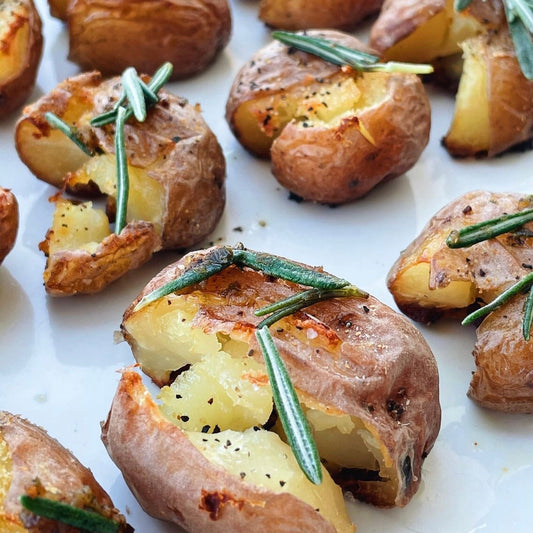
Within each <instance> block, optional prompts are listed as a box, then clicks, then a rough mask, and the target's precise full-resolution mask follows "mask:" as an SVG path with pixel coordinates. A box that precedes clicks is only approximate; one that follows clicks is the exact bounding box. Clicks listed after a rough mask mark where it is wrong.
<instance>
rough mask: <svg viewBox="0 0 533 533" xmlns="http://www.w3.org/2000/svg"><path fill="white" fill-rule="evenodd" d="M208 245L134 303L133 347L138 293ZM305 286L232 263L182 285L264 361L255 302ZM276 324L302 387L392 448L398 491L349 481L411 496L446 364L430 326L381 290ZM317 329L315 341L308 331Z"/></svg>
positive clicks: (433, 427) (199, 319)
mask: <svg viewBox="0 0 533 533" xmlns="http://www.w3.org/2000/svg"><path fill="white" fill-rule="evenodd" d="M203 253H204V252H196V253H192V254H188V255H187V256H185V258H182V259H181V260H180V261H178V262H177V263H174V264H173V265H170V266H168V267H167V268H166V269H164V270H163V271H162V272H161V273H160V274H158V275H157V276H156V277H155V278H154V279H153V280H152V281H151V282H150V283H149V284H148V285H147V286H146V287H145V289H144V290H143V291H142V293H141V294H140V295H139V297H138V298H137V299H136V300H135V301H134V302H133V303H132V304H131V306H130V307H129V308H128V309H127V310H126V312H125V314H124V319H123V323H122V329H123V332H124V336H125V338H126V340H127V341H128V342H129V343H130V345H131V346H132V349H133V352H134V354H135V352H136V343H135V339H134V338H132V337H131V335H129V334H128V319H129V318H130V317H131V316H132V315H133V313H134V306H135V305H136V303H137V302H138V301H139V298H141V297H142V296H143V295H145V294H148V293H149V292H151V291H152V290H154V289H155V288H157V287H160V286H162V285H164V284H165V283H167V282H168V281H170V280H171V279H174V278H176V276H177V275H178V274H179V273H180V272H182V270H183V267H184V266H185V265H187V264H189V263H190V262H191V261H196V260H198V259H199V258H201V257H202V254H203ZM301 289H302V287H301V286H298V285H295V284H292V283H289V282H284V281H280V280H279V279H278V280H272V278H270V277H268V276H265V275H263V274H261V273H258V272H255V271H251V270H248V269H244V270H241V269H239V268H236V267H230V268H227V269H225V270H223V271H222V272H221V273H219V274H217V275H215V276H213V277H211V278H209V279H208V280H206V281H205V282H202V283H200V284H198V285H195V286H192V287H190V288H188V289H185V290H184V291H183V294H184V298H194V299H195V301H196V299H197V300H198V303H199V305H200V309H199V312H198V313H197V315H196V316H195V318H194V324H195V327H196V326H197V327H199V328H202V329H204V331H209V332H220V333H223V334H227V335H236V336H237V337H238V338H239V339H240V340H243V341H245V342H247V343H248V344H249V346H250V348H251V350H253V357H255V358H256V359H257V360H258V361H262V358H261V352H260V349H259V346H258V344H257V341H256V338H255V335H254V330H255V326H256V325H257V324H258V322H259V321H260V320H261V319H260V318H259V317H257V316H255V314H254V311H255V310H256V309H257V308H259V307H263V306H264V305H267V304H269V303H271V302H274V301H278V300H281V299H283V298H286V297H288V296H290V295H292V294H294V293H295V292H299V291H300V290H301ZM137 312H142V309H141V310H140V311H137ZM300 332H302V333H300ZM271 333H272V335H273V337H274V339H275V341H276V345H277V347H278V350H279V351H280V354H281V356H282V357H283V359H284V362H285V364H286V366H287V369H288V371H289V373H290V375H291V379H292V381H293V383H294V386H295V387H296V388H297V389H298V390H299V391H302V393H304V394H306V395H309V396H310V397H312V398H314V399H316V400H317V401H318V402H321V403H322V404H324V405H327V406H331V407H332V408H333V409H335V410H340V411H342V412H343V413H347V414H350V415H353V416H355V417H358V418H360V419H362V420H363V421H364V422H365V424H368V425H369V426H371V427H373V428H375V434H376V435H377V438H378V439H379V441H380V443H381V446H382V449H383V450H386V451H384V452H383V453H384V454H385V455H387V456H389V457H390V461H391V463H390V464H391V465H393V466H392V469H393V470H394V476H395V477H396V479H394V480H391V486H392V488H391V489H390V492H389V493H386V491H385V490H382V487H381V486H380V483H379V482H371V481H370V482H368V481H364V480H357V482H356V483H355V484H354V486H350V489H349V490H352V491H353V492H354V494H356V495H357V497H358V498H361V499H364V500H367V501H370V502H372V503H374V504H377V505H383V506H391V505H399V506H403V505H405V504H406V503H407V502H408V501H409V500H410V498H411V497H412V495H413V494H414V493H415V492H416V490H417V488H418V485H419V483H420V478H421V466H422V463H423V458H424V457H425V456H426V454H427V453H428V452H429V450H430V449H431V447H432V446H433V442H434V440H435V438H436V436H437V433H438V430H439V427H440V406H439V400H438V373H437V367H436V364H435V361H434V358H433V355H432V353H431V351H430V349H429V347H428V346H427V344H426V342H425V340H424V339H423V337H422V335H421V334H420V333H419V332H418V330H417V329H416V328H414V327H413V326H412V325H411V323H410V322H409V321H407V320H406V319H405V318H404V317H402V315H400V314H399V313H396V312H395V311H393V310H392V309H390V308H389V307H387V306H385V305H384V304H382V303H381V302H379V301H378V300H376V299H375V298H373V297H369V298H368V299H356V298H340V299H334V300H328V301H325V302H321V303H319V304H316V305H313V306H311V307H308V308H306V309H305V312H299V313H296V314H294V315H291V316H290V317H287V318H286V319H284V321H283V327H279V328H272V330H271ZM306 333H307V334H308V335H307V337H306ZM315 334H316V335H315ZM312 337H315V338H316V341H309V340H306V339H308V338H312ZM250 353H251V352H250ZM144 370H145V371H149V369H144ZM159 384H161V383H159ZM393 405H397V406H398V409H394V408H392V407H391V406H393ZM402 468H403V472H402ZM351 481H353V480H351ZM391 493H392V494H391Z"/></svg>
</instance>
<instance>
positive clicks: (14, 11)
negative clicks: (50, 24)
mask: <svg viewBox="0 0 533 533" xmlns="http://www.w3.org/2000/svg"><path fill="white" fill-rule="evenodd" d="M41 29H42V23H41V18H40V17H39V13H38V11H37V9H36V7H35V5H34V3H33V0H4V1H2V2H0V118H2V117H5V116H6V115H8V114H9V113H11V112H12V111H13V110H15V109H16V108H17V107H19V106H20V105H21V104H22V103H24V102H25V101H26V100H27V98H28V96H29V95H30V93H31V91H32V90H33V87H34V85H35V78H36V77H37V70H38V68H39V63H40V61H41V53H42V48H43V36H42V31H41Z"/></svg>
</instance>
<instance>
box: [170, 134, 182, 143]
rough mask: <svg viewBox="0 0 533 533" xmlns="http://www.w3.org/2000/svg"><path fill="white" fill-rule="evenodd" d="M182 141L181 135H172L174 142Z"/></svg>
mask: <svg viewBox="0 0 533 533" xmlns="http://www.w3.org/2000/svg"><path fill="white" fill-rule="evenodd" d="M180 141H181V137H179V136H178V135H176V136H175V137H172V142H175V143H179V142H180Z"/></svg>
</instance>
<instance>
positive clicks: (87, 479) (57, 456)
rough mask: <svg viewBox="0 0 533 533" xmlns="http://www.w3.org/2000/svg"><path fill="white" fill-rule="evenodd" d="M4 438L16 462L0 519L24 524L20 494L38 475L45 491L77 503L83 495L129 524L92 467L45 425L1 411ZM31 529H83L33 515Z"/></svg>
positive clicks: (68, 532)
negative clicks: (58, 439)
mask: <svg viewBox="0 0 533 533" xmlns="http://www.w3.org/2000/svg"><path fill="white" fill-rule="evenodd" d="M0 440H3V441H4V442H5V443H6V444H7V448H8V452H9V455H10V458H11V465H12V470H11V483H10V486H9V490H8V492H7V494H6V496H5V498H4V500H3V502H0V519H2V518H8V517H9V518H10V519H11V520H13V522H14V523H15V524H19V525H20V526H21V527H22V522H21V521H20V518H19V513H20V512H21V511H22V506H21V504H20V501H19V498H20V496H21V495H23V494H26V492H27V489H28V488H31V487H32V485H34V483H35V481H36V479H38V480H39V481H40V483H41V485H42V486H43V488H44V490H45V491H47V492H50V493H55V494H57V495H58V496H59V498H60V499H61V501H65V502H67V503H70V504H76V502H77V501H79V499H80V498H82V500H83V499H84V500H85V501H86V503H88V504H89V506H90V507H91V508H93V509H95V510H96V509H97V510H99V511H103V512H104V513H105V514H106V516H109V517H110V518H113V519H115V520H119V521H120V522H121V523H122V524H123V525H125V520H124V518H123V517H122V516H121V515H120V513H119V512H118V511H117V510H116V509H115V508H114V505H113V502H112V501H111V498H110V497H109V496H108V494H107V493H106V492H105V491H104V489H103V488H102V487H101V486H100V485H99V484H98V482H97V481H96V479H95V478H94V476H93V475H92V473H91V471H90V470H89V469H88V468H86V467H85V466H83V465H82V464H81V463H80V462H79V461H78V460H77V459H76V458H75V457H74V456H73V455H72V453H71V452H70V451H69V450H67V449H66V448H64V447H63V446H62V445H61V444H60V443H59V442H58V441H57V440H55V439H53V438H52V437H50V436H49V435H48V433H46V431H44V430H43V429H42V428H40V427H38V426H36V425H34V424H32V423H30V422H28V421H27V420H25V419H23V418H21V417H19V416H16V415H13V414H11V413H8V412H6V411H0ZM84 494H85V495H86V496H85V497H84ZM87 496H88V497H87ZM88 498H89V499H88ZM29 530H30V531H39V532H42V533H75V532H77V531H79V529H77V528H73V527H69V526H66V525H64V524H58V523H57V522H56V521H52V520H47V519H43V518H37V517H35V518H33V520H32V527H31V528H30V529H29ZM22 531H26V529H23V530H22Z"/></svg>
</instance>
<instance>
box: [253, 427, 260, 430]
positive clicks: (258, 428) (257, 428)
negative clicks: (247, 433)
mask: <svg viewBox="0 0 533 533" xmlns="http://www.w3.org/2000/svg"><path fill="white" fill-rule="evenodd" d="M253 430H254V431H261V428H260V427H259V426H254V427H253Z"/></svg>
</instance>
